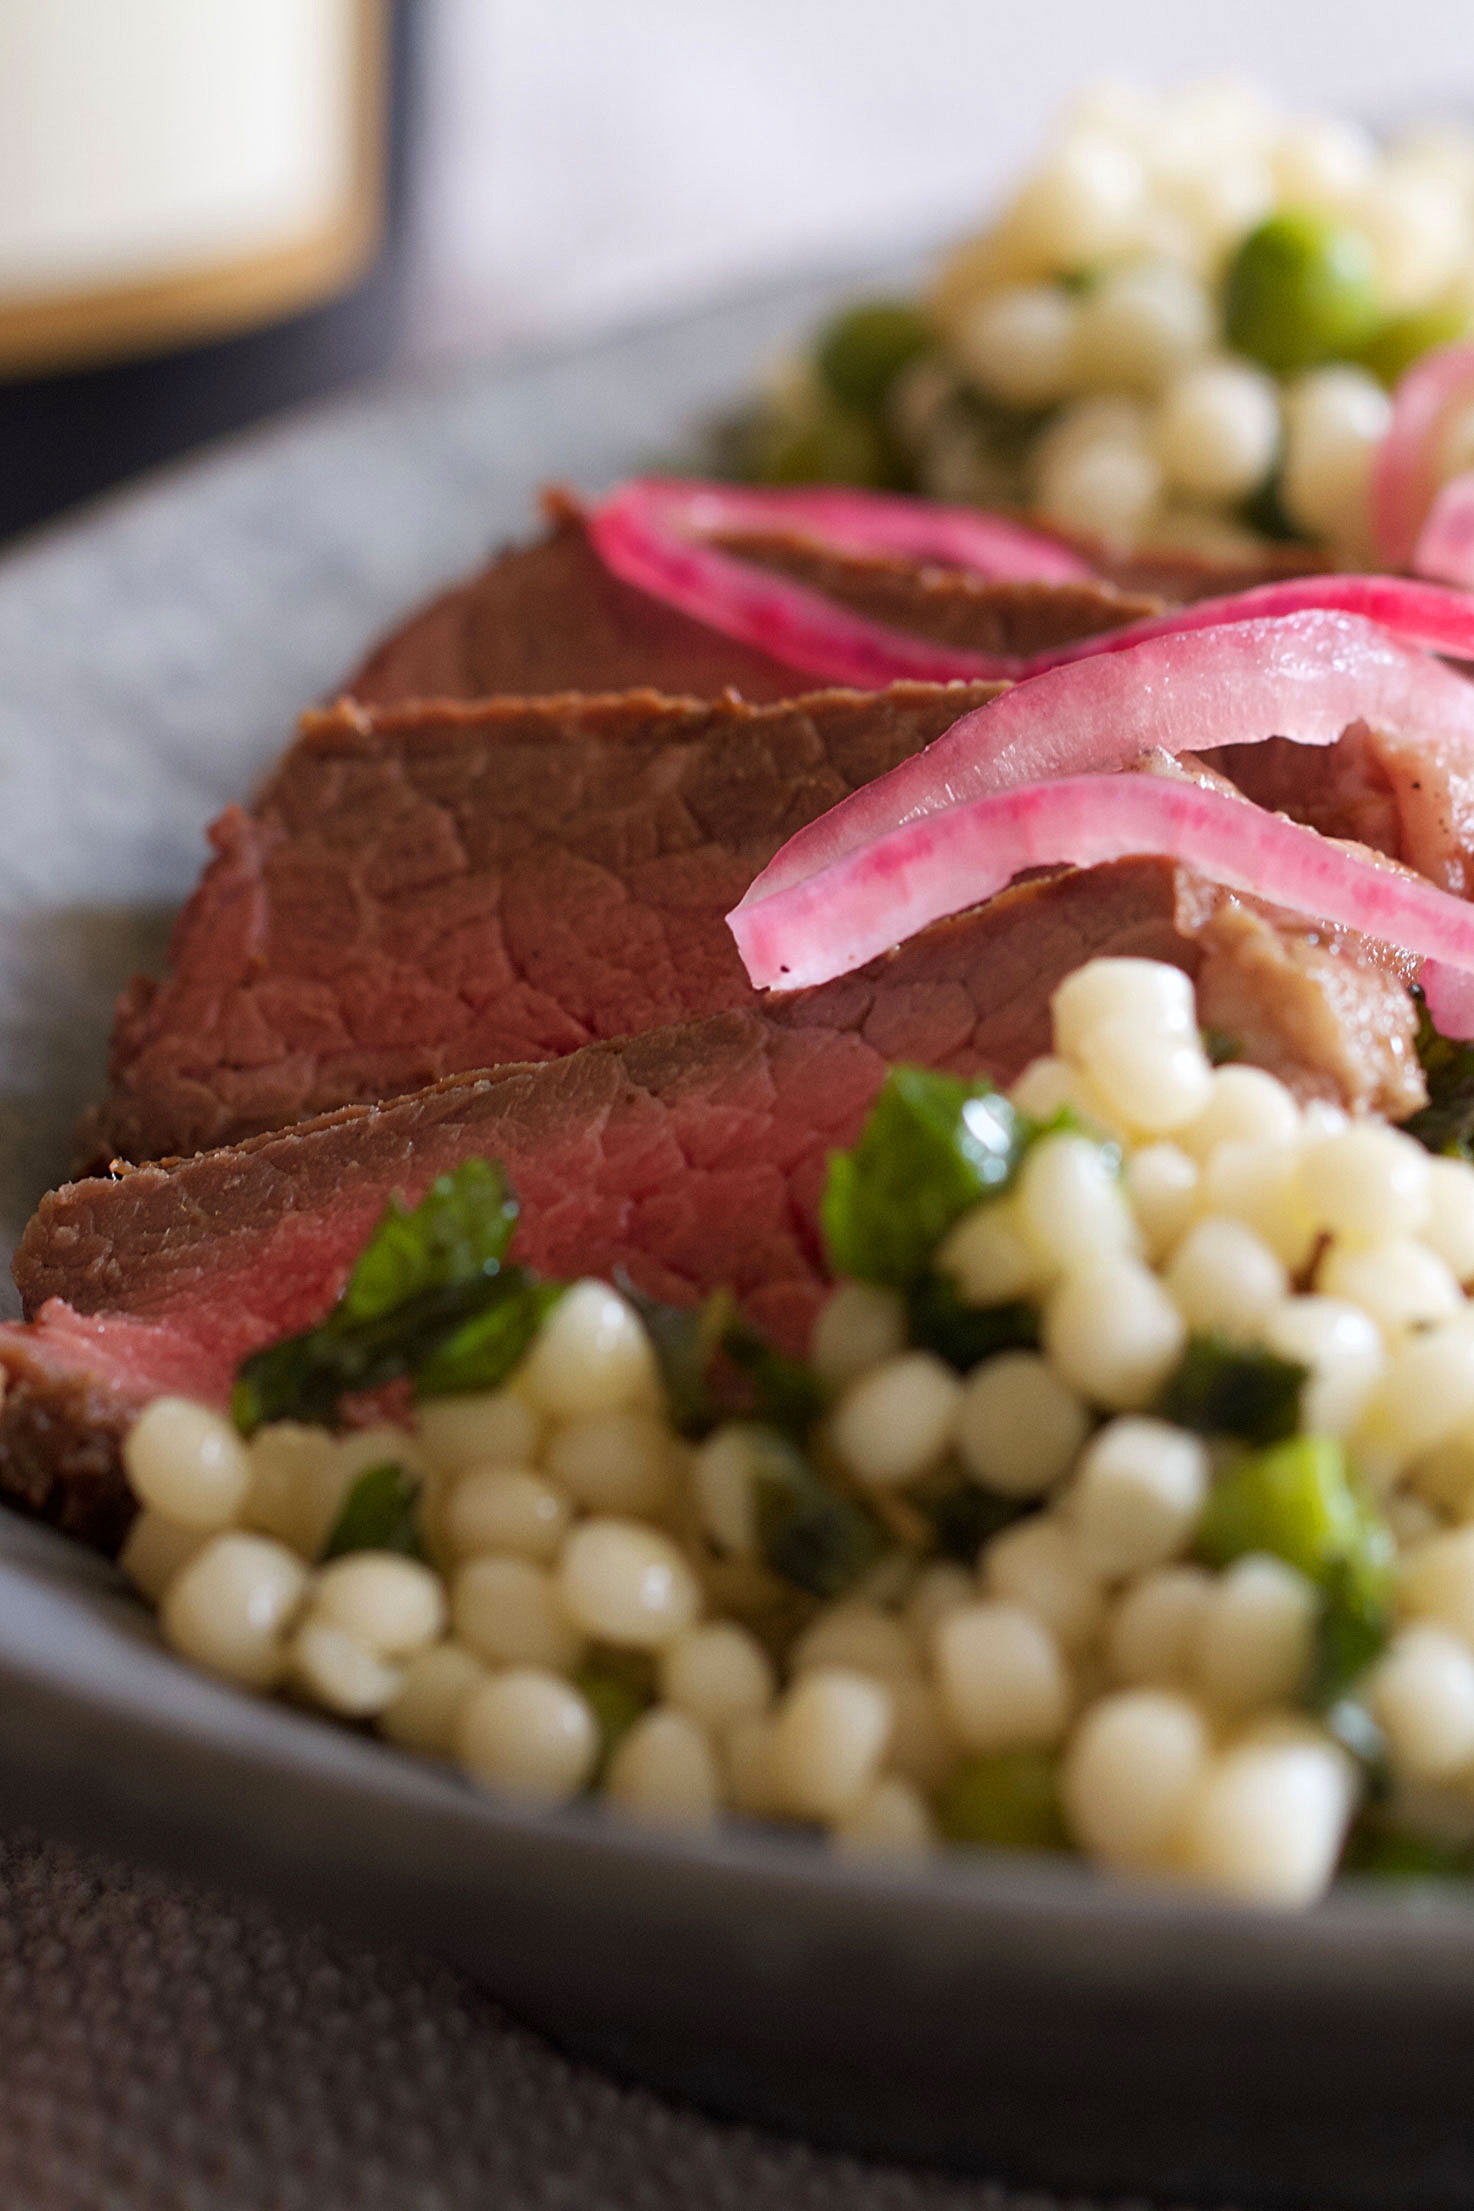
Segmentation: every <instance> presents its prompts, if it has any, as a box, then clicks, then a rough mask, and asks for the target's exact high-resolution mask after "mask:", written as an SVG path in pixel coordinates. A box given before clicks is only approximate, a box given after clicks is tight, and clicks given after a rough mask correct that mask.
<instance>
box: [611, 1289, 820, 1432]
mask: <svg viewBox="0 0 1474 2211" xmlns="http://www.w3.org/2000/svg"><path fill="white" fill-rule="evenodd" d="M619 1288H620V1291H621V1293H622V1295H623V1296H625V1297H626V1298H628V1299H629V1301H630V1303H631V1304H632V1305H633V1306H634V1308H635V1310H636V1312H637V1313H638V1314H639V1316H640V1319H641V1321H642V1322H643V1323H644V1326H645V1332H646V1334H647V1335H648V1336H649V1338H650V1343H651V1347H652V1349H653V1350H654V1352H655V1362H656V1365H657V1366H658V1367H659V1369H660V1378H661V1382H662V1384H663V1386H664V1390H665V1400H666V1408H667V1411H668V1413H669V1416H670V1420H671V1424H672V1426H673V1427H675V1428H677V1429H679V1431H680V1433H681V1434H682V1435H683V1436H689V1437H690V1438H691V1439H692V1440H693V1441H694V1440H698V1439H699V1438H700V1437H702V1436H704V1435H709V1434H710V1432H711V1430H712V1429H713V1428H715V1427H716V1426H717V1425H718V1423H719V1422H721V1421H723V1420H733V1419H744V1418H750V1419H753V1420H759V1421H765V1422H767V1424H768V1425H769V1426H770V1427H774V1428H779V1429H782V1431H783V1432H784V1434H785V1435H791V1436H793V1437H795V1438H798V1439H802V1438H803V1437H804V1436H806V1435H807V1434H808V1432H809V1430H810V1429H811V1428H812V1427H813V1425H814V1422H815V1421H816V1420H817V1419H818V1418H819V1415H820V1414H821V1413H822V1412H823V1410H824V1406H825V1396H824V1391H823V1388H822V1386H821V1384H820V1382H819V1379H818V1377H817V1375H816V1374H815V1373H814V1371H813V1369H812V1368H811V1367H809V1366H807V1365H806V1364H805V1362H804V1361H803V1360H802V1359H791V1358H789V1356H788V1354H787V1353H786V1352H783V1351H780V1350H779V1349H778V1348H777V1346H776V1345H775V1344H771V1343H769V1342H768V1340H767V1338H766V1336H764V1335H762V1334H761V1333H760V1332H759V1331H758V1330H757V1329H756V1328H754V1327H752V1326H751V1325H750V1323H749V1322H747V1321H745V1320H743V1319H742V1317H741V1315H740V1314H739V1312H738V1310H737V1300H736V1299H735V1298H734V1297H733V1295H732V1293H731V1291H730V1290H714V1291H713V1292H712V1294H711V1296H710V1297H708V1298H706V1299H704V1300H703V1301H702V1303H701V1304H700V1305H662V1304H661V1303H660V1301H659V1299H658V1298H651V1297H645V1296H644V1295H643V1294H642V1293H641V1292H640V1291H638V1290H636V1289H635V1288H634V1287H633V1285H632V1284H631V1283H629V1282H627V1281H623V1280H622V1281H621V1282H620V1283H619Z"/></svg>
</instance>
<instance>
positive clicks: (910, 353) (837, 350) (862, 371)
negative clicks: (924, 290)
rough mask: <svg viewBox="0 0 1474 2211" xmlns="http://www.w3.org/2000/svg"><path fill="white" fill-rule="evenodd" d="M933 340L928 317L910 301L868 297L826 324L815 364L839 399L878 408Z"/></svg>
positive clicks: (820, 334)
mask: <svg viewBox="0 0 1474 2211" xmlns="http://www.w3.org/2000/svg"><path fill="white" fill-rule="evenodd" d="M931 343H932V333H931V327H930V325H929V324H928V322H927V320H926V317H925V316H924V315H923V314H922V312H921V310H920V309H919V308H918V307H915V306H913V305H912V304H911V302H910V301H909V300H904V299H862V300H859V301H857V302H856V304H855V305H854V306H853V307H845V308H842V309H841V311H840V312H839V314H837V315H835V316H834V317H833V318H832V320H831V321H830V322H828V323H826V324H825V326H824V328H823V330H822V331H821V332H820V333H819V339H818V343H817V345H816V346H815V349H814V362H815V366H816V367H817V368H818V371H819V374H820V375H821V376H822V377H823V379H824V381H825V383H826V384H827V385H828V387H829V389H830V391H831V392H832V393H833V394H834V396H835V398H836V399H838V400H840V401H842V402H843V403H844V404H845V405H846V406H850V407H864V408H868V409H870V410H872V411H874V410H878V409H880V408H882V407H883V406H884V405H885V402H886V399H887V398H888V396H889V394H890V390H891V386H892V385H893V384H894V383H895V380H896V378H897V377H898V376H899V375H900V373H901V371H902V369H904V368H909V366H910V364H911V363H912V362H913V361H915V360H917V359H919V358H920V356H921V355H922V354H923V353H925V352H926V351H927V350H928V348H929V347H930V346H931Z"/></svg>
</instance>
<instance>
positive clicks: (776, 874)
mask: <svg viewBox="0 0 1474 2211" xmlns="http://www.w3.org/2000/svg"><path fill="white" fill-rule="evenodd" d="M1359 719H1364V720H1366V721H1368V722H1370V723H1371V724H1372V725H1373V726H1374V727H1375V728H1378V729H1381V730H1385V731H1386V732H1387V734H1388V735H1389V736H1398V737H1405V738H1412V739H1414V740H1420V741H1421V740H1427V741H1430V742H1431V741H1433V740H1435V739H1438V740H1443V741H1445V742H1447V741H1448V740H1450V739H1452V740H1453V741H1454V742H1455V743H1457V744H1460V745H1466V746H1468V748H1469V756H1470V759H1471V761H1474V684H1470V683H1468V682H1466V681H1465V679H1464V678H1463V677H1462V676H1458V675H1455V673H1454V672H1453V670H1452V669H1451V668H1446V667H1444V666H1443V664H1442V662H1441V661H1437V660H1432V659H1430V658H1429V657H1428V656H1427V654H1425V653H1421V652H1417V651H1415V650H1414V649H1413V648H1412V647H1411V646H1408V645H1403V644H1400V643H1399V642H1398V640H1397V639H1396V638H1394V637H1389V636H1388V634H1387V633H1386V631H1385V630H1383V629H1380V628H1379V627H1378V626H1377V625H1376V624H1375V623H1372V622H1368V621H1365V620H1363V619H1362V618H1361V617H1360V616H1358V615H1354V614H1334V613H1328V612H1322V611H1315V612H1309V613H1305V614H1290V615H1282V616H1279V617H1276V618H1272V619H1266V620H1259V621H1250V622H1236V623H1230V624H1226V625H1224V626H1223V627H1220V628H1218V629H1206V630H1181V631H1171V632H1167V633H1165V634H1163V635H1160V636H1156V637H1152V638H1148V639H1147V640H1145V641H1144V642H1142V643H1139V644H1136V645H1132V646H1129V647H1127V648H1126V649H1124V650H1123V651H1120V652H1115V653H1101V654H1096V655H1094V656H1093V657H1092V658H1090V659H1088V660H1081V661H1076V662H1074V663H1072V664H1071V665H1070V666H1068V667H1064V668H1056V669H1054V670H1052V671H1051V672H1050V673H1049V674H1047V675H1042V676H1036V677H1035V678H1034V679H1033V680H1032V681H1031V682H1029V683H1021V684H1019V685H1018V686H1017V688H1016V689H1014V690H1012V691H1005V692H1004V693H1003V694H1002V696H1001V697H1000V698H996V699H994V700H992V701H991V702H990V704H988V705H987V706H982V707H978V708H977V709H976V710H975V711H974V712H973V713H971V714H966V715H964V716H963V717H962V718H961V719H960V720H959V721H956V722H954V723H953V724H952V727H951V728H950V729H949V730H946V731H944V732H943V734H942V735H941V736H940V737H938V738H937V739H936V740H935V741H934V742H933V743H932V744H930V745H928V746H927V748H926V750H925V751H924V752H920V753H917V754H915V755H914V757H913V758H911V759H910V760H906V761H903V762H902V763H901V765H900V766H899V767H896V768H893V769H891V771H890V773H889V774H888V775H883V776H881V777H879V778H878V779H877V780H876V781H875V782H874V783H868V784H866V785H865V786H864V788H863V789H861V790H858V791H856V792H854V793H853V794H852V795H851V796H850V797H849V798H846V799H842V800H841V801H840V803H839V805H838V806H834V807H831V808H830V810H829V812H828V813H827V814H821V815H820V817H819V819H818V820H817V821H814V822H811V823H810V824H809V825H808V826H807V828H804V829H801V830H799V832H798V834H797V835H796V836H793V837H790V838H789V840H788V842H787V844H786V845H784V846H783V848H782V850H781V851H780V852H779V853H778V854H777V855H776V857H775V858H774V859H773V860H771V861H770V862H769V864H768V866H767V867H766V868H765V869H764V870H763V872H762V874H761V875H760V876H759V877H758V878H757V881H756V882H755V883H754V884H753V886H752V888H751V889H750V890H749V891H748V893H747V897H746V898H745V899H744V900H743V902H742V903H743V905H744V906H745V905H747V904H749V903H750V902H755V901H756V900H758V899H760V898H762V897H765V896H766V895H767V894H768V893H769V892H771V891H774V890H776V889H778V888H780V887H781V886H783V885H784V884H788V883H792V882H796V881H798V880H799V879H800V878H801V877H803V876H805V875H811V874H814V873H816V872H817V871H818V870H820V869H822V868H826V867H829V866H831V865H832V864H833V863H834V862H835V861H836V860H837V859H839V858H840V857H842V855H843V854H844V853H846V852H849V851H852V850H854V849H855V848H856V847H857V846H860V845H865V844H869V843H872V842H873V841H874V840H875V839H876V838H877V837H881V836H884V835H886V834H887V833H888V832H889V831H891V830H893V829H898V828H899V827H901V825H902V824H903V823H905V822H909V821H914V820H916V819H917V818H919V817H920V816H922V815H925V814H931V813H935V812H937V811H938V810H939V809H941V808H944V807H948V806H955V805H957V804H959V803H960V802H962V801H966V800H970V799H975V798H982V797H985V796H986V795H987V794H988V793H989V792H992V791H999V790H1005V789H1008V788H1010V787H1012V786H1015V785H1018V784H1022V783H1038V782H1041V781H1043V780H1044V779H1046V778H1048V777H1051V776H1079V775H1086V774H1095V773H1098V772H1100V771H1102V770H1113V769H1117V768H1124V767H1126V766H1128V765H1129V764H1130V762H1131V761H1133V760H1134V759H1136V758H1137V757H1138V755H1139V754H1141V753H1143V752H1147V751H1150V750H1153V749H1160V750H1161V751H1164V752H1170V753H1192V752H1207V751H1210V750H1211V749H1212V748H1213V747H1214V746H1217V745H1243V744H1257V743H1259V742H1260V741H1261V740H1262V739H1264V738H1266V737H1287V738H1290V739H1291V740H1292V741H1293V742H1294V743H1296V744H1301V745H1329V744H1334V742H1335V740H1336V739H1337V738H1338V737H1339V736H1340V735H1341V733H1342V731H1343V730H1344V729H1345V728H1346V727H1347V726H1348V725H1349V724H1350V723H1352V722H1354V721H1357V720H1359Z"/></svg>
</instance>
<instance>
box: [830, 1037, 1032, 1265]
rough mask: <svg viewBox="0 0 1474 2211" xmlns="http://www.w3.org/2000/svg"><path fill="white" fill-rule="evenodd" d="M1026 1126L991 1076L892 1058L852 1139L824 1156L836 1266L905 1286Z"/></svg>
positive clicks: (1009, 1169) (1011, 1155)
mask: <svg viewBox="0 0 1474 2211" xmlns="http://www.w3.org/2000/svg"><path fill="white" fill-rule="evenodd" d="M1030 1133H1031V1125H1030V1124H1029V1123H1028V1122H1027V1121H1026V1120H1025V1119H1024V1118H1023V1117H1022V1116H1020V1115H1019V1114H1017V1113H1015V1111H1014V1109H1013V1107H1012V1106H1011V1105H1010V1104H1009V1102H1008V1100H1007V1098H1006V1097H1005V1096H1004V1095H1003V1093H1002V1091H1001V1090H995V1089H994V1087H993V1085H992V1084H991V1083H988V1082H975V1083H967V1082H962V1081H960V1080H959V1079H958V1077H957V1076H955V1075H938V1074H932V1073H929V1072H928V1071H927V1070H926V1069H925V1068H921V1067H893V1068H892V1069H891V1071H890V1073H889V1075H888V1076H887V1077H886V1080H885V1085H884V1087H883V1089H882V1090H881V1092H880V1095H879V1097H878V1098H877V1099H876V1101H875V1104H874V1105H873V1106H872V1108H871V1110H870V1118H869V1120H868V1121H867V1122H866V1124H865V1127H864V1129H863V1130H862V1132H861V1135H860V1138H859V1141H858V1143H856V1144H855V1145H854V1146H853V1148H852V1149H851V1150H849V1151H847V1152H836V1153H835V1154H834V1155H833V1157H832V1158H831V1160H830V1162H829V1179H828V1182H827V1184H826V1186H825V1191H824V1202H823V1210H822V1220H823V1228H824V1240H825V1244H826V1246H827V1249H828V1253H829V1260H830V1264H831V1265H832V1266H833V1268H834V1270H835V1272H836V1273H837V1274H848V1275H853V1276H854V1277H855V1278H856V1280H858V1281H861V1282H883V1283H887V1284H889V1285H890V1286H891V1287H893V1288H895V1289H906V1288H908V1287H909V1286H910V1284H911V1283H913V1282H915V1281H916V1280H917V1278H918V1277H919V1276H920V1275H921V1274H922V1273H923V1272H924V1271H925V1268H926V1265H927V1262H928V1260H929V1259H930V1258H931V1255H932V1253H933V1251H934V1250H935V1249H936V1247H937V1245H938V1243H939V1242H940V1241H941V1239H942V1237H943V1236H944V1235H945V1234H946V1232H947V1230H948V1229H949V1228H950V1227H951V1226H952V1224H953V1222H954V1221H956V1220H957V1219H959V1217H960V1216H961V1215H962V1214H963V1213H965V1212H966V1211H967V1210H968V1208H969V1207H970V1206H973V1205H976V1204H977V1202H978V1200H979V1199H980V1198H985V1197H988V1196H989V1195H991V1194H992V1193H993V1192H995V1191H998V1190H1002V1189H1003V1188H1004V1187H1005V1186H1006V1184H1007V1183H1009V1182H1010V1181H1011V1180H1012V1178H1013V1176H1014V1174H1015V1173H1016V1171H1017V1169H1018V1163H1019V1160H1020V1158H1021V1157H1022V1155H1023V1151H1024V1148H1025V1145H1026V1144H1027V1142H1028V1140H1029V1135H1030Z"/></svg>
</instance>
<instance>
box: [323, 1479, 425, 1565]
mask: <svg viewBox="0 0 1474 2211" xmlns="http://www.w3.org/2000/svg"><path fill="white" fill-rule="evenodd" d="M350 1551H398V1552H400V1553H402V1554H403V1556H404V1557H405V1558H419V1559H422V1558H423V1557H424V1556H425V1546H424V1542H423V1540H422V1538H421V1535H420V1482H419V1477H418V1475H415V1474H411V1473H409V1472H408V1470H407V1469H406V1468H405V1467H402V1466H401V1465H400V1464H399V1462H398V1460H396V1459H385V1460H384V1461H382V1463H381V1464H379V1465H377V1466H369V1467H365V1468H364V1471H363V1472H362V1473H361V1474H360V1475H359V1477H358V1479H357V1481H356V1482H355V1483H354V1484H353V1487H352V1488H351V1489H350V1490H349V1492H348V1495H347V1496H346V1497H345V1498H344V1500H343V1503H342V1505H341V1507H340V1508H339V1512H338V1517H337V1519H336V1520H335V1521H334V1522H333V1525H332V1527H331V1528H330V1529H329V1531H328V1538H327V1541H326V1542H325V1543H324V1545H323V1547H322V1557H323V1559H324V1561H326V1560H328V1559H330V1558H345V1557H346V1556H347V1554H348V1553H349V1552H350Z"/></svg>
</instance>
